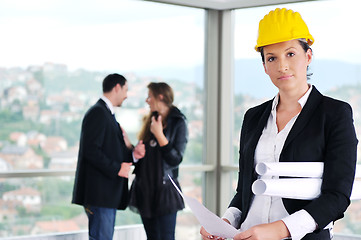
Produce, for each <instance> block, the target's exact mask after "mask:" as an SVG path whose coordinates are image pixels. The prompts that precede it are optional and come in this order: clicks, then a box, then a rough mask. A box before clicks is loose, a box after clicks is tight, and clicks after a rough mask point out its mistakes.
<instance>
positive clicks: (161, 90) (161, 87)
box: [138, 82, 174, 142]
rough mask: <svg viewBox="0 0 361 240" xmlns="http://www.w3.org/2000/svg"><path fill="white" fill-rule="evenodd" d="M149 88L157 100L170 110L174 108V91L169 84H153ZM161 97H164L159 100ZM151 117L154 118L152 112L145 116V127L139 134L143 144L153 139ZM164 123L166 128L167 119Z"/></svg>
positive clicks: (164, 119)
mask: <svg viewBox="0 0 361 240" xmlns="http://www.w3.org/2000/svg"><path fill="white" fill-rule="evenodd" d="M147 88H148V89H149V91H150V92H151V93H152V94H153V96H154V98H155V99H157V100H159V101H162V102H164V103H165V104H166V105H167V106H168V107H169V108H172V107H173V101H174V93H173V89H172V88H171V87H170V86H169V85H168V84H167V83H165V82H151V83H149V84H148V86H147ZM160 95H162V96H163V98H162V99H161V100H160V99H159V97H160ZM151 117H152V112H150V113H149V114H148V115H146V116H144V118H143V126H142V128H141V130H140V132H139V134H138V139H139V140H143V142H148V141H149V140H150V138H151V132H150V123H151ZM162 122H163V126H165V123H166V117H163V119H162Z"/></svg>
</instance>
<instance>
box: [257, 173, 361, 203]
mask: <svg viewBox="0 0 361 240" xmlns="http://www.w3.org/2000/svg"><path fill="white" fill-rule="evenodd" d="M321 184H322V179H320V178H287V179H258V180H256V181H255V182H254V183H253V184H252V192H253V193H254V194H255V195H266V196H274V197H283V198H291V199H302V200H310V199H314V198H317V197H318V196H319V195H320V192H321ZM350 199H351V200H359V199H361V181H354V184H353V189H352V194H351V197H350Z"/></svg>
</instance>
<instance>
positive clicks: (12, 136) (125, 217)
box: [0, 0, 204, 238]
mask: <svg viewBox="0 0 361 240" xmlns="http://www.w3.org/2000/svg"><path fill="white" fill-rule="evenodd" d="M0 28H1V31H2V40H1V44H0V52H1V56H2V57H1V58H0V125H1V126H2V127H1V130H0V171H5V172H6V171H12V170H29V169H31V170H41V169H52V170H61V169H75V166H76V162H77V155H78V144H79V136H80V127H81V121H82V118H83V116H84V113H85V112H86V111H87V110H88V108H89V107H90V106H91V105H93V104H94V103H95V102H96V101H97V100H98V99H99V97H100V96H101V94H102V93H101V90H102V85H101V83H102V80H103V79H104V77H105V76H106V75H108V74H110V73H113V72H117V73H120V74H123V75H124V76H125V77H126V78H127V80H128V83H129V92H128V99H127V100H126V101H125V102H124V105H123V106H122V108H120V109H116V117H117V120H118V121H119V122H120V123H121V125H122V127H123V128H124V129H125V130H126V131H127V132H128V135H129V137H130V139H131V140H132V142H133V143H134V144H135V143H136V142H137V138H136V135H137V133H138V131H139V130H140V124H141V120H142V117H143V115H144V114H146V113H147V111H148V106H147V104H146V103H145V99H146V97H147V88H146V86H147V84H148V83H149V82H152V81H155V82H158V81H164V82H167V83H168V84H169V85H170V86H171V87H172V88H173V89H174V91H175V105H176V106H177V107H179V108H180V110H181V111H182V112H183V113H184V114H185V115H186V117H187V119H188V124H189V143H188V145H187V149H186V153H185V156H184V160H183V163H182V164H201V163H202V151H203V150H202V148H203V143H202V136H203V94H204V91H203V90H204V88H203V64H204V63H203V62H204V59H203V58H204V10H202V9H193V8H187V7H180V6H174V5H167V4H160V3H154V2H149V1H134V0H122V1H118V0H103V1H97V0H91V1H84V0H80V1H76V2H74V1H70V0H64V1H43V0H33V1H28V0H14V1H10V0H5V1H2V2H1V8H0ZM193 177H195V176H193ZM46 181H48V182H49V184H45V183H44V182H45V180H44V179H42V178H40V179H28V178H26V179H25V178H24V179H6V180H4V181H3V182H1V183H0V184H1V185H0V186H1V187H0V197H1V198H4V194H5V193H6V192H8V191H13V190H19V189H21V186H22V184H23V183H24V182H26V184H25V185H26V186H28V185H29V186H31V187H32V188H34V189H35V190H34V191H36V196H38V195H39V196H41V203H40V204H38V206H37V207H38V209H36V212H28V211H27V209H25V208H24V207H21V206H20V207H18V205H16V206H15V205H14V204H15V203H11V204H12V205H11V206H6V205H1V207H0V216H6V217H5V218H6V219H5V218H2V219H3V220H4V221H0V222H1V224H0V225H1V227H0V238H1V237H2V236H15V235H22V234H28V233H29V232H32V233H33V231H32V230H33V228H34V227H35V225H34V224H32V225H31V224H30V223H36V222H38V221H44V222H47V221H50V220H52V219H53V220H54V219H55V220H64V221H68V220H70V219H74V218H79V219H80V220H81V221H80V222H79V223H78V225H77V227H78V228H79V229H86V228H87V226H86V225H85V224H86V221H87V220H86V219H84V216H85V215H84V213H83V209H82V208H81V207H79V206H75V205H71V204H70V199H71V193H72V188H73V182H74V181H73V179H67V180H64V179H62V178H56V179H52V178H51V179H49V180H46ZM48 182H47V183H48ZM195 182H197V181H195ZM193 183H194V182H192V181H191V182H190V184H193ZM187 187H188V188H189V187H192V186H191V185H189V184H188V185H187ZM51 189H53V190H54V189H57V192H56V193H54V194H53V195H51V194H50V193H49V192H47V191H50V190H51ZM199 191H200V190H199ZM57 196H59V198H57ZM33 200H34V201H36V199H33ZM1 201H2V200H0V202H1ZM1 204H2V202H1ZM10 208H11V209H10ZM63 209H66V210H64V211H63ZM185 214H186V213H181V214H180V216H183V215H185ZM118 215H119V216H118V217H117V222H116V224H117V225H124V224H134V223H140V218H139V216H138V215H136V214H134V213H132V212H130V211H129V210H126V211H124V212H119V213H118ZM16 226H19V227H16ZM54 231H55V230H54ZM42 232H44V231H42V230H39V231H35V230H34V233H36V234H37V233H42Z"/></svg>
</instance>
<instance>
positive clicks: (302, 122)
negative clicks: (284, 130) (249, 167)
mask: <svg viewBox="0 0 361 240" xmlns="http://www.w3.org/2000/svg"><path fill="white" fill-rule="evenodd" d="M321 100H322V94H321V93H320V92H319V91H318V90H317V89H316V88H315V86H313V87H312V91H311V93H310V96H309V97H308V100H307V102H306V104H305V106H304V107H303V108H302V110H301V113H300V115H299V116H298V118H297V120H296V122H295V123H294V125H293V127H292V129H291V131H290V133H289V134H288V136H287V138H286V141H285V144H284V146H283V149H285V148H286V147H287V145H288V144H289V143H290V142H292V140H293V139H294V138H295V137H296V136H297V135H298V134H299V133H300V132H301V131H302V129H303V128H304V127H305V126H306V124H307V123H308V121H309V120H310V119H311V117H312V116H313V113H314V112H315V110H316V108H317V107H318V105H319V104H320V102H321ZM282 151H283V150H282ZM281 154H282V153H281Z"/></svg>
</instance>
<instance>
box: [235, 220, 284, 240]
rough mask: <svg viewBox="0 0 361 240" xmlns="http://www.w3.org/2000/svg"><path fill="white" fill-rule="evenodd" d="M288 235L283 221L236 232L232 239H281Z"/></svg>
mask: <svg viewBox="0 0 361 240" xmlns="http://www.w3.org/2000/svg"><path fill="white" fill-rule="evenodd" d="M289 236H290V232H289V231H288V228H287V227H286V225H285V224H284V222H283V221H281V220H279V221H276V222H272V223H266V224H260V225H256V226H254V227H251V228H250V229H248V230H246V231H244V232H241V233H239V234H237V235H236V236H235V237H234V238H233V239H234V240H243V239H247V240H278V239H279V240H281V239H284V238H287V237H289Z"/></svg>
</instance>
